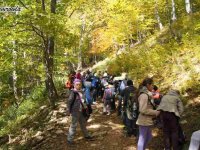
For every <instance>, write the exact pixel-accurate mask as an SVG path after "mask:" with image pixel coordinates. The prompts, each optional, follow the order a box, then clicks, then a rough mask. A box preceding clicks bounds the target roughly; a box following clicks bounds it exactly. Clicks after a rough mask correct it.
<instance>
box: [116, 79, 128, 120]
mask: <svg viewBox="0 0 200 150" xmlns="http://www.w3.org/2000/svg"><path fill="white" fill-rule="evenodd" d="M126 86H127V76H125V78H124V80H121V82H120V84H119V95H118V107H117V111H118V112H117V115H118V116H120V115H123V114H122V113H121V112H122V111H123V110H122V102H123V97H124V90H125V88H126ZM122 118H123V116H122Z"/></svg>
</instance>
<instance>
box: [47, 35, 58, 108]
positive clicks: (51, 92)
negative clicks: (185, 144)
mask: <svg viewBox="0 0 200 150" xmlns="http://www.w3.org/2000/svg"><path fill="white" fill-rule="evenodd" d="M47 41H48V43H47V46H46V48H45V49H44V63H45V67H46V80H45V84H46V89H47V92H48V98H49V101H50V104H51V106H52V108H55V100H56V99H57V98H58V94H57V90H56V88H55V85H54V82H53V66H54V63H53V56H54V38H53V37H50V38H49V39H48V40H47Z"/></svg>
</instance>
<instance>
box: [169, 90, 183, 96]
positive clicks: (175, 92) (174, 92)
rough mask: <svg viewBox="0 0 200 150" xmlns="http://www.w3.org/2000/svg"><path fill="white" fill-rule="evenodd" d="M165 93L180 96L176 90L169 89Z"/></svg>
mask: <svg viewBox="0 0 200 150" xmlns="http://www.w3.org/2000/svg"><path fill="white" fill-rule="evenodd" d="M167 95H173V96H180V95H179V94H178V92H177V91H176V90H170V91H169V92H168V93H167Z"/></svg>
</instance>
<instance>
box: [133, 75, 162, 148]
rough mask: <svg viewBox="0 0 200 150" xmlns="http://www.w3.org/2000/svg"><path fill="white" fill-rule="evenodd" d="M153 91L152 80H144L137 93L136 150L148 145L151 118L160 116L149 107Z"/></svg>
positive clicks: (150, 137) (150, 133) (150, 135)
mask: <svg viewBox="0 0 200 150" xmlns="http://www.w3.org/2000/svg"><path fill="white" fill-rule="evenodd" d="M152 90H153V79H151V78H145V79H144V80H143V82H142V86H141V89H140V91H139V97H138V103H139V116H138V119H137V122H136V124H137V125H138V126H139V139H138V144H137V149H138V150H145V149H146V147H147V145H148V143H149V142H150V141H151V139H152V131H151V127H152V125H153V120H152V119H153V118H154V117H156V116H158V115H159V114H160V112H159V111H157V110H154V109H153V106H152V105H151V102H150V101H151V100H152V93H151V91H152Z"/></svg>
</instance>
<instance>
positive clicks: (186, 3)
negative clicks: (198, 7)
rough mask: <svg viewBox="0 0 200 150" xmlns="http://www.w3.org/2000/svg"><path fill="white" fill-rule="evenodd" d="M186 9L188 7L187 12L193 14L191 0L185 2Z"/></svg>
mask: <svg viewBox="0 0 200 150" xmlns="http://www.w3.org/2000/svg"><path fill="white" fill-rule="evenodd" d="M185 7H186V12H187V13H188V14H189V13H192V9H191V4H190V0H185Z"/></svg>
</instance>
